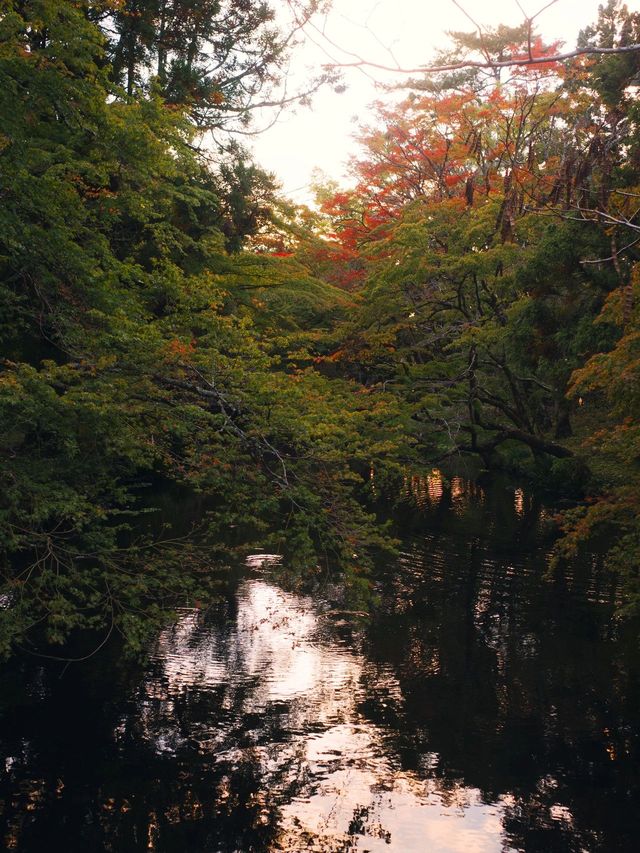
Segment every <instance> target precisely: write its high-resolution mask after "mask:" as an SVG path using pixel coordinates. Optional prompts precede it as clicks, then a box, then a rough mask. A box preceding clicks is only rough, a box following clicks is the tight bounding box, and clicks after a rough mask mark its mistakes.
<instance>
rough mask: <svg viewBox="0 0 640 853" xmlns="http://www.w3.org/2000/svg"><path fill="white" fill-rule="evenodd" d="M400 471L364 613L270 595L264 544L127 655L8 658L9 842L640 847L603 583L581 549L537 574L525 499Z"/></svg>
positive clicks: (636, 790) (630, 699) (627, 680)
mask: <svg viewBox="0 0 640 853" xmlns="http://www.w3.org/2000/svg"><path fill="white" fill-rule="evenodd" d="M415 489H416V492H417V493H419V494H423V495H426V498H425V500H426V501H427V503H428V502H429V501H431V503H428V506H427V505H426V504H425V506H424V508H423V509H421V510H420V511H419V513H417V515H416V517H415V518H413V517H411V518H409V517H407V524H408V525H409V526H411V525H413V528H412V531H411V532H410V533H408V534H407V536H406V537H405V540H404V543H403V546H402V553H401V554H400V556H399V558H398V559H397V560H396V561H394V562H393V563H392V564H389V565H387V566H382V567H380V570H379V572H378V573H377V575H376V576H375V582H376V586H377V595H378V598H379V602H380V604H379V607H378V609H377V611H376V612H375V613H374V614H373V618H372V620H371V622H370V624H368V625H367V626H362V625H359V624H358V623H356V622H350V621H349V620H350V616H349V615H348V614H347V613H345V612H344V611H340V610H338V609H337V607H336V606H335V605H334V604H333V603H332V602H333V599H332V596H331V595H330V594H329V591H327V590H319V591H317V592H316V594H315V595H314V597H313V598H310V597H305V596H304V595H294V594H292V593H290V592H286V591H283V590H282V589H280V588H279V587H278V583H277V577H278V575H279V572H280V566H281V562H282V561H281V559H280V558H279V557H278V555H268V554H261V555H254V556H253V557H252V558H250V560H249V562H248V566H247V568H248V575H247V576H246V577H245V579H244V580H243V581H242V582H241V583H240V584H239V585H238V586H237V588H234V589H233V591H232V592H231V593H230V594H229V596H228V597H227V598H226V599H225V600H224V601H222V602H221V603H220V605H219V606H218V607H216V608H214V609H211V610H208V611H203V610H185V611H183V612H181V613H180V614H179V617H178V618H177V620H176V621H175V624H173V625H172V626H171V627H170V628H167V629H166V630H165V631H163V632H162V634H161V635H160V636H159V638H158V641H157V644H156V647H155V651H154V654H153V656H152V659H151V661H150V663H149V664H148V665H145V667H144V668H142V669H136V668H135V667H133V666H131V665H130V664H126V663H125V662H123V661H122V660H121V659H119V658H117V659H115V660H113V661H108V660H106V659H105V660H103V659H101V660H100V661H98V660H96V662H95V663H94V662H92V663H91V665H89V666H86V667H71V668H69V669H68V670H65V672H64V677H63V678H60V677H59V676H60V674H61V671H62V668H58V669H56V668H55V667H54V665H50V666H49V667H44V666H36V667H31V669H29V668H28V666H27V665H26V664H25V665H21V666H22V667H23V671H19V672H14V673H13V676H11V673H9V676H10V677H7V678H5V680H4V681H3V691H2V692H1V693H0V715H1V718H2V726H1V727H0V838H2V840H3V842H4V847H5V848H7V849H13V850H20V851H24V853H41V851H43V850H47V851H48V853H57V851H60V853H76V851H77V853H80V851H82V853H86V851H113V853H140V851H145V850H156V851H158V853H185V851H189V853H271V851H289V853H301V851H316V853H340V851H361V852H362V853H364V851H366V850H368V851H382V850H385V851H387V850H391V851H398V853H417V852H418V851H419V853H423V852H424V851H428V853H441V851H448V853H453V851H460V852H462V851H465V853H466V851H501V853H502V851H510V850H513V851H516V850H517V851H527V853H529V852H530V851H531V853H577V851H583V850H584V851H589V853H592V851H593V853H595V851H605V853H606V851H614V850H615V851H616V853H617V851H623V853H624V851H635V850H636V849H637V837H636V836H637V827H636V815H637V811H638V806H639V805H640V782H639V779H638V771H637V767H638V758H639V757H640V724H639V720H640V713H639V711H640V678H639V677H638V675H639V672H638V662H639V656H638V649H637V645H636V644H635V643H633V644H632V643H626V642H625V641H624V640H623V638H621V637H618V638H616V627H615V626H616V623H615V621H614V620H612V619H611V612H612V602H613V601H614V599H615V587H614V585H613V583H612V580H611V578H609V577H608V576H606V575H603V574H602V573H601V572H600V571H599V570H598V565H597V561H591V560H588V561H586V562H585V563H584V564H583V565H582V566H576V567H575V568H574V569H572V570H571V571H570V572H567V573H566V574H565V575H564V576H563V577H560V578H557V579H556V580H555V581H554V582H553V583H550V582H544V581H543V580H542V575H543V572H544V567H545V557H546V553H547V549H548V541H547V540H546V539H545V536H544V524H542V522H541V520H540V512H539V507H537V506H536V502H535V501H534V500H533V499H532V498H531V497H530V496H529V495H527V494H523V495H522V499H521V501H520V500H519V498H518V496H517V495H516V494H514V490H513V489H511V490H509V489H500V490H499V491H498V492H497V493H496V491H495V490H491V489H490V488H485V489H483V490H482V492H481V493H480V492H478V493H476V494H475V495H474V492H473V489H472V488H471V486H470V485H469V484H467V483H465V482H464V481H457V480H456V479H455V478H452V479H451V480H450V481H448V482H447V481H444V480H442V479H441V480H440V481H438V479H437V477H436V478H435V479H434V480H433V482H432V483H431V485H429V483H428V482H427V483H423V484H416V485H415ZM430 490H431V491H430ZM440 490H441V491H440ZM438 493H439V494H440V496H439V497H438ZM17 685H27V686H26V687H20V688H19V689H18V686H17ZM12 691H13V695H12Z"/></svg>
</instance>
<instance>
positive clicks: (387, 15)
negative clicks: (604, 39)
mask: <svg viewBox="0 0 640 853" xmlns="http://www.w3.org/2000/svg"><path fill="white" fill-rule="evenodd" d="M602 2H603V0H557V2H556V3H555V4H554V5H553V6H552V7H551V8H549V9H547V10H546V11H545V12H543V13H542V14H541V15H540V17H539V18H538V19H537V24H538V31H539V32H540V33H541V35H542V36H543V38H544V39H545V41H547V42H549V41H552V40H554V39H562V40H563V41H564V42H565V43H566V45H567V47H573V46H574V45H575V40H576V36H577V35H578V32H579V30H581V29H583V28H584V27H586V26H587V25H589V24H591V23H593V22H594V21H595V20H596V18H597V13H598V6H599V5H600V4H601V3H602ZM520 3H521V6H522V7H523V8H524V9H525V11H526V12H527V13H528V14H529V15H533V14H535V13H536V12H537V11H538V10H539V9H540V8H542V7H543V6H544V5H545V0H520ZM462 5H463V6H464V8H465V9H466V10H467V11H468V12H469V14H470V15H471V16H472V17H473V18H474V19H475V20H477V21H478V22H480V23H481V24H486V25H496V24H498V23H505V24H510V25H515V24H519V23H521V22H522V19H523V16H522V12H521V11H520V10H519V9H518V5H517V3H516V0H484V2H483V0H462ZM638 5H639V4H638V2H637V0H628V2H627V6H628V7H629V8H630V9H634V8H637V7H638ZM316 26H317V27H318V29H317V30H315V29H312V28H310V29H308V40H307V43H306V44H305V46H304V47H303V48H302V49H299V50H298V55H297V59H296V62H295V64H294V66H293V67H292V70H291V78H292V80H293V81H295V80H296V79H298V80H302V79H304V76H305V73H306V69H308V68H314V67H315V69H316V70H317V69H318V67H319V66H320V65H321V64H322V63H326V62H330V61H331V59H332V58H337V59H340V60H342V61H349V59H350V57H349V55H348V53H346V51H353V52H354V53H357V54H359V55H360V56H362V57H365V58H366V59H369V60H371V61H374V62H380V63H384V64H387V65H389V64H391V65H392V64H394V61H393V57H392V56H391V55H390V53H389V51H390V50H391V51H392V52H393V56H395V58H396V59H397V62H398V64H400V65H402V66H407V65H408V66H413V65H416V64H422V63H424V62H426V61H428V60H429V58H430V56H431V55H432V53H433V51H434V49H436V48H437V47H446V45H447V36H446V31H447V30H463V31H470V30H472V29H473V26H472V24H471V23H470V21H469V20H468V19H467V18H465V17H464V15H463V14H462V12H461V11H460V10H459V9H457V8H456V6H455V5H454V3H453V2H452V0H333V10H332V11H331V12H330V13H329V15H328V16H327V18H326V20H319V21H317V24H316ZM323 29H324V33H325V34H326V36H327V37H328V38H324V37H323V35H322V30H323ZM313 42H315V44H314V43H313ZM335 45H338V46H339V47H341V48H343V51H342V53H341V52H340V50H338V49H337V48H336V47H335ZM369 74H371V75H372V76H374V77H375V78H376V79H377V80H380V81H385V82H390V81H392V80H397V79H401V75H384V73H382V72H374V71H369ZM344 82H345V83H346V85H347V87H348V88H347V91H346V92H345V93H344V94H341V95H338V94H335V93H334V92H333V91H331V90H329V89H327V90H326V91H323V92H320V93H319V94H317V95H316V96H315V97H314V99H313V105H312V108H304V107H300V108H297V109H296V110H295V111H293V110H288V111H287V112H285V113H284V114H283V115H282V116H281V118H280V120H279V121H278V123H277V124H276V125H275V126H274V127H272V128H271V129H269V130H267V131H265V132H264V133H263V134H260V135H259V136H256V137H254V139H253V149H254V152H255V155H256V159H257V161H258V162H259V163H260V165H261V166H263V167H264V168H266V169H268V170H269V171H272V172H275V174H276V175H277V177H278V179H279V180H280V181H281V183H282V185H283V188H284V192H285V194H286V195H287V196H289V197H290V198H292V199H293V200H294V201H299V202H309V201H310V200H311V196H310V194H309V190H308V186H309V182H310V180H311V176H312V172H313V170H314V169H315V168H319V169H321V170H322V171H323V172H324V173H325V174H326V175H327V176H328V177H330V178H335V179H337V180H341V179H342V178H343V177H344V171H345V165H346V163H347V161H348V159H349V157H350V156H351V155H353V153H354V152H355V151H356V150H357V147H356V145H355V143H354V141H353V140H352V138H351V135H352V134H353V132H354V129H355V126H356V124H357V123H358V122H366V120H367V115H368V110H367V106H368V104H370V103H371V102H372V101H374V100H376V99H379V98H380V97H382V95H381V93H380V91H379V90H377V89H376V87H375V83H374V80H373V79H371V78H370V77H369V76H367V75H365V74H364V73H362V72H361V71H359V70H357V69H346V70H345V73H344Z"/></svg>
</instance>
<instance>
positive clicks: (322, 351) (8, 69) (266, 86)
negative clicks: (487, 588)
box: [0, 0, 640, 659]
mask: <svg viewBox="0 0 640 853" xmlns="http://www.w3.org/2000/svg"><path fill="white" fill-rule="evenodd" d="M288 5H291V4H288ZM293 5H294V6H295V9H296V17H295V23H294V25H293V27H292V28H289V29H286V28H283V27H282V25H281V24H280V22H279V19H278V17H277V15H276V10H275V9H274V8H273V6H274V4H269V3H265V2H261V0H236V2H231V0H97V2H94V1H93V0H2V2H1V5H0V80H1V85H0V114H1V116H2V122H1V124H0V199H1V200H0V316H1V318H2V319H1V324H0V347H1V352H0V355H1V358H0V424H1V428H0V564H1V566H2V590H1V591H0V655H2V656H3V657H8V656H10V655H13V654H15V653H18V654H20V653H22V652H23V651H25V650H27V651H28V650H35V651H37V652H38V653H45V654H49V655H51V656H53V657H56V656H59V657H60V658H61V659H66V657H67V656H68V655H69V649H73V652H72V654H73V655H79V656H80V657H82V656H83V655H90V654H93V653H94V652H95V651H96V650H97V648H98V647H100V646H102V644H104V643H106V642H107V640H108V639H109V638H110V637H111V636H112V635H113V634H115V635H117V636H119V637H120V638H121V640H122V642H123V644H124V646H125V647H126V648H127V649H128V650H130V651H131V652H132V653H140V652H143V651H144V649H145V648H146V644H147V643H148V641H149V638H150V637H152V636H153V635H154V633H156V632H157V631H158V629H159V628H160V627H162V626H163V625H164V624H165V623H166V622H167V620H168V619H170V618H171V614H172V613H173V612H174V610H175V608H176V607H179V606H182V605H184V604H189V603H193V602H194V601H207V600H208V597H210V596H213V595H215V584H216V583H217V582H218V581H217V580H216V579H217V577H218V575H216V576H215V578H212V573H211V571H210V567H211V565H212V563H216V564H217V565H221V566H224V565H227V563H230V562H232V561H233V559H234V558H235V555H237V554H238V553H246V552H247V550H248V549H249V548H250V547H259V548H261V549H272V550H274V551H277V553H282V554H285V555H286V557H287V560H288V564H289V565H290V566H291V571H295V572H299V573H302V574H305V573H306V574H308V575H313V574H314V573H319V572H324V571H325V570H327V568H328V567H329V568H330V569H331V571H333V572H335V573H337V574H338V575H339V576H342V577H343V578H344V580H345V582H346V583H347V585H348V587H349V589H350V590H351V593H350V594H351V599H350V600H351V602H352V605H351V606H353V607H358V608H365V609H366V607H367V606H369V602H370V600H371V596H370V593H371V583H370V570H371V566H372V565H373V563H374V562H375V560H376V557H377V555H379V554H384V553H393V550H394V547H395V539H394V531H393V529H392V526H391V525H390V524H389V518H390V515H391V512H390V508H391V507H392V506H393V504H394V501H395V500H396V497H397V496H398V495H399V494H400V491H401V487H402V483H403V481H404V480H405V479H406V478H407V477H408V476H409V477H410V476H411V475H412V474H414V473H416V472H429V471H431V470H432V469H434V468H438V469H442V471H444V472H445V476H446V472H447V470H448V468H447V466H449V465H452V464H454V463H456V462H459V461H460V460H470V461H471V462H473V464H474V465H475V466H476V468H477V470H478V471H479V472H482V473H483V474H484V475H490V474H491V473H492V472H498V471H500V472H506V473H507V474H508V475H509V476H510V477H512V478H513V479H514V481H516V482H522V483H526V484H528V486H530V487H532V488H534V489H535V490H537V492H538V493H539V494H542V495H545V496H547V497H548V500H549V502H550V504H551V505H553V506H556V507H558V508H557V510H555V511H554V523H555V525H556V529H557V539H556V542H555V546H554V553H553V555H552V557H550V559H549V565H548V573H549V574H553V573H561V572H562V571H563V567H564V566H565V565H566V564H567V562H568V561H571V560H572V559H573V558H574V557H575V555H577V554H580V553H597V554H599V555H600V556H601V561H600V563H601V570H602V571H603V572H605V573H613V574H614V575H615V576H617V577H619V578H620V579H621V582H622V588H623V590H624V594H623V599H622V601H621V602H620V604H619V609H618V615H619V617H620V618H621V619H625V620H634V619H635V618H636V616H637V608H638V605H640V575H639V573H640V421H639V419H638V416H639V415H640V307H639V302H640V108H639V106H638V100H637V92H638V87H640V51H638V50H632V49H625V48H629V47H630V46H634V45H635V46H636V47H637V45H638V44H639V43H640V13H638V12H633V11H629V10H628V9H627V8H626V6H624V5H622V4H621V3H619V2H616V0H608V2H607V3H606V4H605V5H604V6H603V7H601V9H600V14H599V17H598V19H597V20H596V21H594V22H591V23H590V22H588V21H585V22H584V28H583V30H582V31H581V35H580V39H579V43H578V48H583V49H584V50H583V51H582V52H581V53H579V54H578V55H577V56H574V57H572V58H570V59H566V60H563V61H559V60H557V59H554V58H553V57H556V56H557V55H558V49H559V48H558V45H557V44H547V43H546V42H545V41H544V39H543V37H542V36H538V35H536V34H535V33H534V32H532V30H531V27H527V26H526V25H523V26H521V27H516V28H513V27H506V26H500V27H497V28H495V29H493V30H491V31H490V32H488V33H485V34H484V35H482V36H478V35H477V34H476V33H473V32H470V33H463V32H460V33H452V34H451V43H450V45H449V46H448V47H447V48H446V49H445V50H443V51H442V54H441V56H440V57H439V58H438V63H439V66H440V67H444V68H445V70H440V71H437V72H434V73H429V74H422V75H417V76H415V75H414V76H410V77H406V78H404V79H403V81H402V83H401V84H400V85H399V86H398V88H397V90H396V91H395V92H394V93H393V98H391V99H390V98H385V99H383V100H381V101H380V103H379V104H378V105H377V107H376V110H375V113H374V114H373V117H372V118H371V119H370V120H369V122H368V123H367V124H366V126H361V127H360V128H359V131H358V143H359V152H360V153H359V155H358V157H357V158H355V159H354V160H353V161H352V163H351V165H350V173H351V178H352V180H351V181H350V182H349V183H348V185H346V186H340V185H339V184H338V183H336V182H333V181H332V180H327V181H324V182H319V184H318V186H317V187H316V196H317V204H316V205H315V206H314V207H305V206H300V205H295V204H294V203H293V202H291V201H289V200H287V199H286V198H283V197H282V195H281V193H280V192H279V189H278V185H277V181H276V179H275V178H274V176H273V175H270V174H269V173H267V172H265V171H264V170H263V169H262V168H261V167H260V166H259V165H258V164H256V163H255V162H254V161H253V158H252V156H251V155H250V154H249V152H248V150H247V149H246V147H245V146H244V145H243V143H242V139H243V136H242V133H243V132H244V131H246V130H247V128H249V127H250V126H251V121H252V114H253V113H254V112H255V111H256V110H261V109H266V108H270V107H276V108H278V107H281V106H286V104H287V103H288V102H289V101H291V102H300V101H302V102H304V101H305V100H307V99H309V98H310V97H311V96H312V94H313V92H314V91H316V90H317V89H318V88H319V87H334V88H335V89H336V90H339V88H340V87H341V85H342V83H341V80H340V74H339V71H338V70H336V69H324V70H321V71H320V72H319V73H318V75H317V76H316V77H315V78H309V80H308V81H307V85H306V87H305V88H304V89H303V90H300V91H296V92H291V91H287V89H286V87H285V86H284V83H285V82H286V73H287V61H288V57H289V55H290V53H291V51H292V50H294V49H295V40H296V37H297V32H296V31H299V30H300V28H301V27H302V26H303V24H304V21H305V20H307V19H308V18H309V17H310V16H312V15H314V14H315V12H316V11H317V8H318V6H319V5H320V4H319V3H318V2H316V0H310V2H300V3H299V4H295V3H294V4H293ZM590 49H593V51H592V52H590ZM598 50H601V52H600V53H598V52H597V51H598ZM478 55H481V56H483V57H485V60H486V61H485V62H484V63H483V62H480V63H476V64H475V65H474V64H473V62H471V63H467V62H465V59H466V58H467V57H473V56H478ZM522 57H525V60H526V59H527V58H530V59H532V60H533V59H535V62H530V63H529V64H527V63H526V61H525V62H523V63H521V64H518V59H520V60H521V59H522ZM447 68H450V70H446V69H447ZM636 235H638V236H636ZM166 495H173V496H174V498H175V496H178V497H179V500H180V501H181V502H182V503H183V504H184V505H189V506H192V507H194V511H193V514H192V518H191V519H190V521H189V522H188V523H187V524H186V525H181V524H180V523H179V520H176V519H174V520H173V521H174V523H168V522H167V521H166V519H164V520H163V516H162V513H161V512H160V507H161V503H162V500H163V496H166ZM194 519H195V520H194Z"/></svg>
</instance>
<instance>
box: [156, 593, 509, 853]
mask: <svg viewBox="0 0 640 853" xmlns="http://www.w3.org/2000/svg"><path fill="white" fill-rule="evenodd" d="M361 642H362V638H359V639H358V638H357V637H353V635H351V636H350V637H349V643H348V644H347V642H346V641H345V637H344V636H342V637H341V636H340V634H339V633H337V632H336V630H335V626H334V625H333V623H332V620H331V618H330V616H328V615H324V616H323V614H322V612H318V610H317V609H316V608H315V607H314V604H313V602H312V601H311V600H309V599H305V598H304V597H299V596H294V595H291V594H289V593H286V592H283V591H282V590H279V589H277V588H276V587H275V586H273V585H271V584H269V583H267V582H265V581H264V580H258V579H254V580H249V581H246V582H245V583H243V584H242V585H241V586H240V588H239V590H238V596H237V613H236V616H235V621H234V623H233V625H232V626H230V627H226V626H225V625H223V624H218V625H211V624H206V622H204V623H203V622H202V621H201V619H200V618H199V614H198V613H197V612H187V613H184V614H183V615H182V616H181V618H180V619H179V621H178V622H177V624H176V625H175V626H174V627H173V628H172V629H170V630H167V631H165V632H164V633H163V635H162V636H161V638H160V642H159V644H158V651H157V655H156V664H157V669H156V670H155V671H154V675H153V677H152V678H149V679H148V680H147V681H146V682H145V686H144V694H145V696H146V699H145V700H143V702H142V706H143V715H142V721H143V730H144V734H145V737H147V738H149V739H151V740H152V741H153V743H154V746H155V749H156V750H157V751H158V752H164V751H166V750H167V749H169V748H174V749H176V748H178V747H179V745H180V744H182V743H183V742H184V731H183V726H181V724H180V720H181V719H184V718H183V716H181V715H180V714H177V713H176V711H177V707H178V705H179V704H180V702H181V701H184V697H185V694H187V695H189V696H190V699H189V700H187V701H189V702H191V703H194V704H197V701H198V700H197V698H196V697H197V695H198V693H201V692H203V691H206V692H215V691H219V694H218V700H217V701H218V705H219V707H220V709H221V710H223V711H227V712H231V713H227V714H225V715H223V716H222V717H220V716H216V717H215V718H214V719H212V718H211V717H210V716H209V715H208V714H206V715H202V716H200V715H195V716H192V717H191V719H190V721H189V726H188V737H189V738H190V739H191V741H192V742H194V743H196V744H197V746H198V748H199V749H200V750H202V751H203V752H206V753H207V754H209V755H210V756H212V757H213V758H214V760H215V761H216V763H218V764H219V765H221V766H224V769H225V771H226V772H227V773H228V774H230V775H233V773H234V772H237V770H238V768H241V767H242V766H243V765H244V764H245V763H246V762H247V761H249V762H251V764H252V766H253V767H254V768H255V772H256V779H257V780H259V781H258V784H257V787H256V790H255V791H254V792H253V797H254V799H255V801H256V802H260V803H261V804H262V809H263V813H262V820H263V822H264V823H265V824H268V823H269V822H271V820H272V817H271V815H270V814H269V812H270V810H272V809H273V808H274V806H276V807H277V811H278V815H277V824H278V827H277V832H276V833H275V837H274V838H273V841H272V844H273V849H287V850H302V849H310V850H314V849H317V850H342V849H345V850H347V849H355V847H356V844H357V839H358V838H362V839H366V841H365V840H363V844H364V845H365V847H366V849H367V850H371V851H376V850H389V849H393V850H398V851H407V852H408V853H409V851H423V850H425V849H429V850H434V851H439V850H443V851H444V850H459V851H494V850H495V851H499V850H505V849H511V848H510V847H509V845H508V843H507V842H506V840H505V838H504V831H503V827H502V821H501V816H502V812H503V810H504V805H505V804H504V803H503V802H502V800H501V799H500V798H497V799H496V801H495V802H493V803H491V802H486V801H484V800H483V798H482V796H481V794H480V792H479V791H478V790H477V789H474V788H470V787H466V786H464V785H462V784H459V785H455V786H453V788H450V787H447V788H444V787H443V786H442V785H441V784H439V782H438V780H437V779H436V778H433V777H431V776H430V774H429V771H430V769H433V768H434V767H435V766H437V764H438V762H439V757H438V756H437V755H435V754H433V753H429V754H428V755H426V756H425V760H424V762H422V763H421V765H420V767H419V768H418V769H417V770H415V771H409V770H406V769H403V767H402V763H401V758H400V756H399V755H398V753H397V752H396V749H395V747H394V744H393V739H394V736H395V726H397V725H398V723H399V721H400V720H401V719H402V717H403V696H402V691H401V688H400V685H399V683H398V680H397V678H396V677H395V675H394V673H393V670H392V669H391V668H390V667H388V666H385V665H383V664H378V665H377V666H372V664H371V663H370V662H369V661H367V659H366V657H365V656H364V654H363V653H362V651H359V650H358V646H359V645H361ZM181 697H182V699H181ZM158 698H160V699H161V701H160V702H158ZM369 708H375V709H376V714H380V715H382V717H385V716H387V718H388V719H387V721H386V722H382V721H381V722H380V723H375V722H372V721H371V719H369V718H368V715H367V713H366V711H367V709H369ZM274 717H276V718H277V729H276V736H275V737H274V733H273V718H274ZM391 723H393V725H391ZM239 741H240V742H244V745H242V746H239V745H238V742H239ZM283 779H288V780H290V782H291V781H293V780H295V785H294V788H295V792H294V791H291V794H290V795H289V796H287V793H286V792H283V790H282V780H283ZM283 794H284V796H283ZM425 845H428V846H426V847H425Z"/></svg>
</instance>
